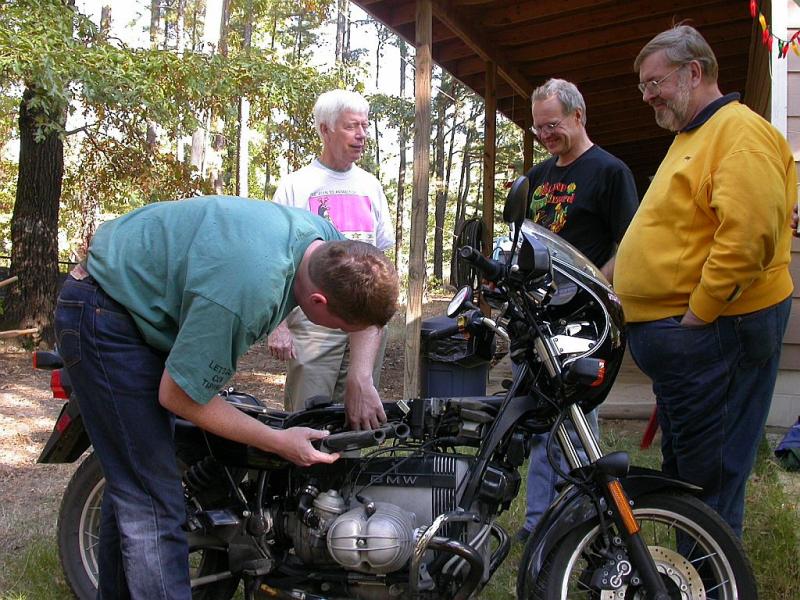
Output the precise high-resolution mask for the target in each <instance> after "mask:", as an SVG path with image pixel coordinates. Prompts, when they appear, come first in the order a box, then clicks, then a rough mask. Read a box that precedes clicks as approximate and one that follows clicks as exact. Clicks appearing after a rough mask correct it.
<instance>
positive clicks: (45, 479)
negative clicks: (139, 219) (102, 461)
mask: <svg viewBox="0 0 800 600" xmlns="http://www.w3.org/2000/svg"><path fill="white" fill-rule="evenodd" d="M445 305H446V301H445V300H443V299H434V300H431V301H430V302H428V303H426V304H425V307H424V312H423V318H427V317H428V316H432V315H441V314H443V313H444V307H445ZM404 323H405V316H404V314H400V313H398V315H396V316H395V318H394V319H393V320H392V322H391V323H390V325H389V343H388V345H387V348H386V356H385V359H384V369H383V373H382V375H381V382H380V386H379V387H380V389H379V391H380V393H381V397H382V398H384V399H387V400H389V399H396V398H400V397H401V396H402V393H403V364H404V352H405V350H404V347H403V335H404ZM284 379H285V376H284V365H283V364H282V363H281V362H279V361H277V360H274V359H272V358H270V356H269V353H268V352H267V350H266V345H265V343H263V342H262V343H259V344H257V345H256V346H254V347H253V348H251V350H250V351H249V352H248V353H247V354H246V355H245V356H244V357H242V359H241V361H240V364H239V369H238V371H237V373H236V375H235V376H234V378H233V380H232V382H231V385H233V386H235V387H236V388H237V389H240V390H242V391H245V392H248V393H250V394H253V395H254V396H256V397H258V398H261V399H262V400H264V401H267V402H268V403H270V404H271V405H272V406H275V407H280V406H281V405H282V398H283V384H284ZM62 404H63V401H62V400H58V399H54V398H53V397H52V394H51V391H50V373H49V372H47V371H37V370H35V369H33V368H32V365H31V354H30V351H28V350H25V349H24V348H22V347H21V346H20V344H19V342H18V341H8V340H0V555H6V556H8V555H10V553H14V552H18V551H20V550H22V549H23V548H25V547H26V546H27V545H28V543H29V542H30V541H31V540H32V539H34V538H38V537H41V536H42V535H52V534H53V532H54V531H55V525H56V520H57V518H58V505H59V502H60V499H61V494H62V493H63V491H64V488H65V487H66V484H67V481H68V480H69V478H70V477H71V476H72V473H73V472H74V470H75V468H76V467H77V463H75V464H68V465H40V464H37V463H36V458H37V457H38V455H39V453H40V452H41V449H42V447H43V446H44V443H45V442H46V441H47V438H48V437H49V435H50V432H51V431H52V429H53V424H54V422H55V419H56V417H57V416H58V414H59V411H60V410H61V406H62ZM7 553H8V554H7Z"/></svg>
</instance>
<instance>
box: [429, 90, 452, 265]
mask: <svg viewBox="0 0 800 600" xmlns="http://www.w3.org/2000/svg"><path fill="white" fill-rule="evenodd" d="M442 78H443V81H442V90H441V92H440V93H439V94H438V96H437V97H436V150H435V155H436V162H435V165H434V173H435V176H436V200H435V203H434V207H435V208H434V211H435V217H434V218H435V221H434V231H433V276H434V277H436V279H438V280H439V281H442V278H443V269H442V257H443V255H444V214H445V209H446V208H447V191H446V190H445V187H444V128H445V121H446V118H445V116H446V113H447V104H448V100H449V98H448V97H447V94H449V87H450V83H449V82H450V81H452V79H450V78H448V77H447V74H443V75H442Z"/></svg>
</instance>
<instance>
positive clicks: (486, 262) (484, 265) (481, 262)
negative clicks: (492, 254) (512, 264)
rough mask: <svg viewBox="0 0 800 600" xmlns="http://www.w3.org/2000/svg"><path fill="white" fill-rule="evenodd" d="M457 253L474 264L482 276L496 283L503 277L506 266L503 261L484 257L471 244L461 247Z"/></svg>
mask: <svg viewBox="0 0 800 600" xmlns="http://www.w3.org/2000/svg"><path fill="white" fill-rule="evenodd" d="M458 255H459V256H460V257H461V258H463V259H464V260H465V261H467V262H468V263H472V264H473V265H475V267H476V268H477V269H478V270H479V271H481V273H483V276H484V278H485V279H487V280H489V281H492V282H495V283H497V282H498V281H500V280H501V279H503V277H505V274H506V266H505V265H504V264H503V263H501V262H498V261H496V260H493V259H491V258H486V257H485V256H484V255H483V254H481V253H480V252H478V251H477V250H475V248H473V247H472V246H463V247H461V248H460V249H459V250H458Z"/></svg>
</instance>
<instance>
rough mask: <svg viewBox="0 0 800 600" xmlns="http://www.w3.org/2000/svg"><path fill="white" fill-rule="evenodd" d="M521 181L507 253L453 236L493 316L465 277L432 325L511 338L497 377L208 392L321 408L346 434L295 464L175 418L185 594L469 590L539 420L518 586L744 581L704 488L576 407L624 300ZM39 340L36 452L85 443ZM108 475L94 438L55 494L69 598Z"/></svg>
mask: <svg viewBox="0 0 800 600" xmlns="http://www.w3.org/2000/svg"><path fill="white" fill-rule="evenodd" d="M527 185H528V184H527V180H526V179H525V178H524V177H523V178H520V179H519V180H517V182H515V184H514V186H513V187H512V189H511V193H510V194H509V199H508V202H507V204H506V207H505V212H504V220H506V221H507V222H509V223H511V224H512V225H513V229H514V242H513V244H514V252H513V253H509V258H508V260H507V262H498V261H494V260H491V259H487V258H485V257H483V256H482V255H480V253H478V252H477V251H476V250H475V249H473V248H470V247H465V248H461V249H460V251H459V253H460V257H461V259H462V260H465V261H468V262H470V263H471V264H472V265H474V267H475V268H476V269H478V270H479V271H480V272H481V274H482V277H483V278H484V280H485V281H487V282H489V283H488V284H487V285H485V286H483V288H484V289H483V290H482V293H483V296H484V298H485V299H486V300H487V301H488V302H489V303H490V304H491V305H492V306H493V307H494V308H495V309H496V313H497V315H498V316H497V317H496V319H491V318H489V317H487V316H485V315H484V314H483V313H482V312H481V311H480V310H478V309H477V307H476V306H475V305H474V304H473V301H474V298H473V290H472V289H470V288H469V287H465V288H463V289H461V290H460V291H459V292H458V293H457V294H456V295H455V297H454V298H453V300H452V302H451V303H450V305H449V307H448V311H447V313H448V316H450V317H452V318H453V319H454V320H453V325H452V326H451V327H447V328H445V329H443V330H441V331H439V332H436V333H434V334H433V335H434V336H437V335H441V336H450V335H452V334H453V333H454V332H455V331H462V332H468V333H469V334H470V335H473V336H485V335H498V336H501V337H503V338H505V339H507V340H508V342H509V348H510V353H511V356H512V359H513V361H514V362H515V364H516V365H517V367H518V368H517V369H515V376H514V379H513V381H512V382H511V384H510V386H509V387H508V389H507V391H506V393H505V394H504V395H503V396H489V397H440V398H415V399H412V400H409V401H407V402H404V401H399V402H396V403H386V404H385V406H384V408H385V410H386V414H387V418H388V422H387V423H386V424H385V425H384V426H383V427H381V428H380V429H376V430H373V431H360V432H352V431H348V430H347V429H346V426H345V414H344V408H343V407H342V406H340V405H332V404H329V403H327V404H326V403H325V402H321V403H317V404H315V405H313V406H311V407H310V408H308V409H307V410H305V411H301V412H298V413H293V414H289V413H285V412H282V411H277V410H272V409H268V408H266V407H264V406H263V405H262V403H261V402H260V401H259V400H258V399H256V398H254V397H252V396H249V395H247V394H243V393H239V392H236V391H233V390H228V391H223V392H222V394H223V395H224V396H225V397H226V398H227V401H228V402H230V403H232V404H233V405H234V406H236V407H237V408H238V409H240V410H242V411H244V412H246V413H248V414H250V415H252V416H253V417H255V418H257V419H259V420H261V421H263V422H264V423H266V424H268V425H269V426H271V427H277V428H281V427H292V426H308V427H313V428H319V429H323V428H324V429H327V430H329V431H330V436H329V437H327V438H326V439H324V440H323V441H322V442H320V444H321V448H322V449H323V450H324V449H327V450H329V451H337V452H338V451H355V452H346V453H345V455H344V456H343V457H342V458H340V459H339V460H338V461H336V462H335V463H333V464H331V465H315V466H311V467H306V468H301V467H297V466H295V465H292V464H290V463H288V462H286V461H285V460H283V459H281V458H280V457H278V456H276V455H271V454H267V453H264V452H261V451H259V450H256V449H254V448H252V447H247V446H244V445H241V444H238V443H235V442H231V441H228V440H225V439H222V438H219V437H216V436H214V435H211V434H209V433H207V432H205V431H203V430H201V429H199V428H197V427H195V426H194V425H192V424H191V423H189V422H186V421H180V420H179V421H178V424H177V427H176V432H175V436H176V442H177V448H178V450H177V452H178V459H179V460H180V462H181V464H182V465H183V467H184V477H183V484H184V489H185V498H186V523H185V530H186V532H187V537H188V539H189V545H190V552H191V555H190V568H191V576H192V589H193V597H194V598H196V599H204V600H211V599H221V600H227V599H228V598H230V597H232V596H233V595H234V593H236V590H237V588H238V586H239V583H240V582H243V584H244V596H245V598H247V599H250V598H258V597H261V598H286V599H290V598H293V599H308V600H323V599H326V600H334V599H343V598H355V599H359V600H361V599H363V600H395V599H413V600H433V599H456V600H466V599H468V598H475V597H479V595H480V592H481V590H482V589H483V588H484V587H485V586H486V585H487V584H488V583H489V582H490V580H491V578H492V575H493V573H494V572H495V571H496V570H497V568H498V567H499V566H500V565H501V564H502V563H503V561H504V560H506V558H507V556H508V554H509V549H510V546H511V543H510V539H509V535H508V533H507V532H506V531H505V530H504V529H503V528H502V527H501V526H500V525H499V523H498V520H497V519H498V516H499V515H501V514H502V513H503V512H504V511H505V510H507V509H508V508H509V506H510V505H511V503H512V501H513V500H514V499H515V498H516V497H517V495H518V493H519V491H520V484H521V475H520V467H521V466H522V464H523V462H524V461H525V460H526V458H527V457H528V454H529V439H530V437H531V435H532V434H536V433H543V432H547V431H549V432H552V433H553V435H551V440H554V441H553V442H551V443H557V444H559V445H560V447H561V450H562V452H563V454H564V456H565V457H566V460H567V462H568V464H569V467H570V469H569V471H568V472H564V473H562V475H563V478H564V483H563V484H562V486H561V488H560V492H559V495H558V497H557V498H556V500H555V501H554V502H553V504H552V505H551V506H550V507H549V509H548V510H547V512H546V513H545V515H544V516H543V518H542V519H541V521H540V522H539V524H538V526H537V528H536V530H535V531H534V532H533V533H532V534H531V535H530V537H529V538H528V541H527V544H526V546H525V548H524V552H523V555H522V559H521V561H520V563H519V566H518V579H517V597H518V598H521V599H529V598H541V599H545V600H551V599H562V600H563V599H566V598H594V599H602V600H612V599H628V600H630V599H661V600H664V599H677V598H680V599H705V598H709V599H711V598H714V599H720V600H722V599H724V600H733V599H737V598H739V599H743V600H751V599H753V598H756V597H757V591H756V584H755V580H754V576H753V572H752V569H751V567H750V564H749V562H748V560H747V558H746V556H745V554H744V551H743V549H742V546H741V544H740V542H739V540H738V539H737V538H736V537H735V535H734V534H733V532H732V531H731V530H730V528H729V527H728V526H727V525H726V524H725V523H724V522H723V521H722V520H721V519H720V518H719V517H718V516H717V515H716V513H714V512H713V511H712V510H711V509H709V508H708V507H707V506H706V505H705V504H703V503H702V502H700V501H699V500H698V499H697V498H696V497H695V494H696V492H697V491H698V488H696V487H693V486H691V485H689V484H687V483H684V482H681V481H677V480H675V479H670V478H668V477H666V476H665V475H664V474H663V473H660V472H658V471H654V470H649V469H643V468H636V467H633V466H631V465H630V464H629V459H628V456H627V455H626V454H625V453H622V452H611V453H604V452H603V451H602V450H601V449H600V447H599V445H598V442H597V439H596V438H595V437H594V436H593V434H592V432H591V429H590V428H589V426H588V424H587V421H586V418H585V416H584V413H585V412H588V411H590V410H592V409H593V408H595V407H596V406H597V405H598V404H600V403H601V402H602V401H603V400H604V399H605V398H606V396H607V394H608V392H609V390H610V388H611V385H612V383H613V381H614V378H615V377H616V375H617V372H618V370H619V367H620V363H621V361H622V356H623V352H624V348H625V337H624V330H623V326H624V320H623V314H622V309H621V306H620V303H619V300H618V299H617V297H616V296H615V295H614V293H613V291H612V290H611V288H610V287H609V285H608V283H607V281H606V280H605V279H604V278H603V276H602V275H601V274H600V272H599V270H597V269H596V268H595V267H594V266H593V265H592V264H591V263H590V262H589V261H588V260H587V259H586V258H585V257H584V256H583V255H581V254H580V253H579V252H577V251H576V250H575V249H574V248H573V247H571V246H570V245H568V244H566V243H565V242H563V241H562V240H560V239H559V238H558V237H556V236H554V235H553V234H551V233H550V232H549V231H548V230H546V229H543V228H541V227H538V226H536V225H535V224H533V223H531V222H529V221H525V219H524V211H525V204H526V200H527V196H528V194H527V191H528V190H527ZM36 359H37V366H38V367H40V368H50V369H52V370H53V372H52V381H51V387H52V389H53V391H54V395H55V396H56V397H60V398H64V399H66V403H65V404H64V407H63V409H62V412H61V415H60V416H59V418H58V420H57V422H56V425H55V428H54V430H53V433H52V435H51V437H50V439H49V441H48V442H47V444H46V446H45V448H44V450H43V452H42V454H41V456H40V457H39V462H44V463H53V462H71V461H76V460H78V459H79V458H80V457H81V455H82V454H83V453H84V451H85V450H86V449H87V448H88V447H89V440H88V438H87V436H86V432H85V430H84V428H83V425H82V422H81V414H80V407H79V401H78V399H77V398H76V395H75V394H74V393H73V392H72V390H71V389H70V386H69V380H68V374H67V372H66V371H65V370H63V369H61V368H60V367H61V365H60V361H59V358H58V355H57V354H54V353H38V354H37V355H36ZM567 421H569V422H571V423H572V425H573V426H574V429H575V431H576V433H577V439H578V440H579V442H578V443H576V442H575V441H573V438H572V437H570V435H569V434H568V430H567V428H566V423H567ZM551 463H552V464H553V466H554V468H556V469H559V470H560V466H559V464H558V463H557V462H556V461H555V460H552V459H551ZM103 486H104V481H103V474H102V472H101V470H100V466H99V463H98V461H97V459H96V458H95V457H94V455H93V454H88V456H87V457H86V458H85V459H83V462H82V464H81V465H80V467H79V468H78V469H77V471H76V472H75V475H74V477H73V478H72V480H71V481H70V483H69V485H68V486H67V489H66V492H65V494H64V497H63V501H62V503H61V509H60V515H59V522H58V547H59V552H60V557H61V563H62V565H63V568H64V572H65V575H66V579H67V581H68V582H69V585H70V586H71V588H72V590H73V591H74V592H75V594H76V596H78V597H79V598H81V599H85V598H93V597H94V593H95V587H96V581H97V554H96V545H95V543H96V541H97V537H98V530H99V521H100V504H101V499H102V495H103Z"/></svg>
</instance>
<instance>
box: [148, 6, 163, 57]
mask: <svg viewBox="0 0 800 600" xmlns="http://www.w3.org/2000/svg"><path fill="white" fill-rule="evenodd" d="M160 22H161V5H160V2H159V0H150V48H152V49H153V50H155V49H156V48H158V29H159V24H160Z"/></svg>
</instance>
